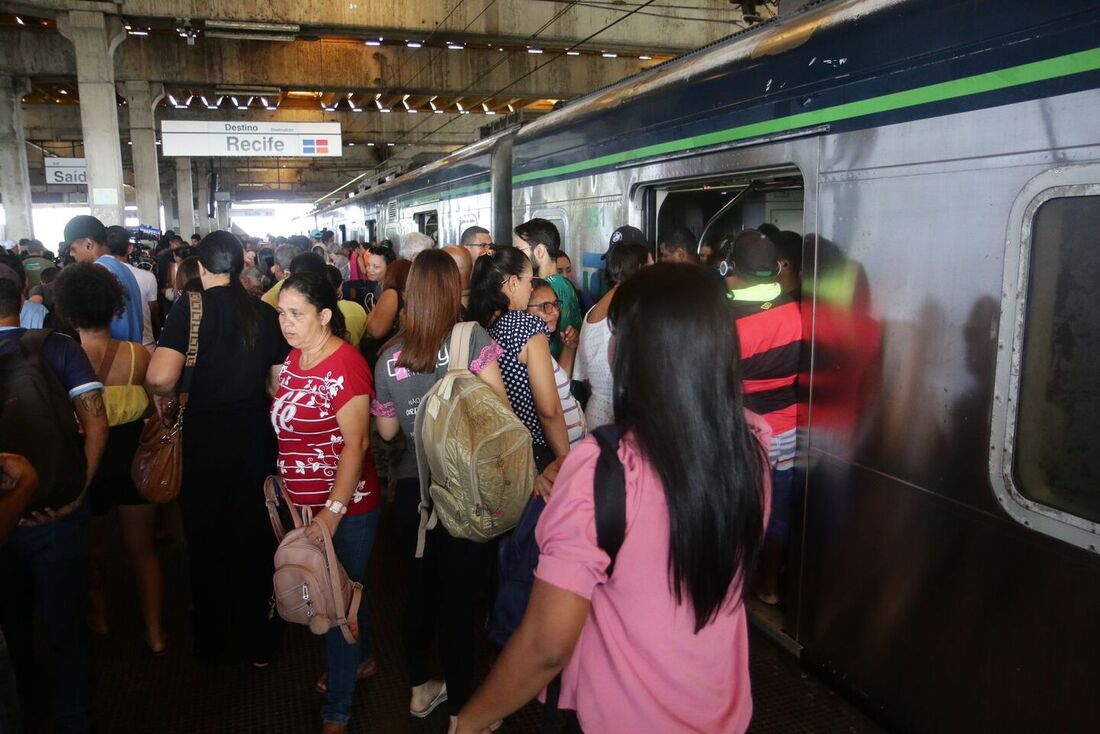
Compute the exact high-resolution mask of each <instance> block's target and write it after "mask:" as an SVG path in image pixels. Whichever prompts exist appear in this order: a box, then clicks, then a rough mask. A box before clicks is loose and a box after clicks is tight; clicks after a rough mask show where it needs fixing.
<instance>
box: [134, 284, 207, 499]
mask: <svg viewBox="0 0 1100 734" xmlns="http://www.w3.org/2000/svg"><path fill="white" fill-rule="evenodd" d="M187 296H188V298H189V299H190V306H191V309H190V312H191V331H190V336H189V337H188V341H187V359H186V361H185V362H184V364H183V374H182V378H181V380H180V396H179V409H178V410H177V411H176V414H175V416H174V419H173V416H171V415H164V416H162V415H160V414H159V413H157V414H154V415H151V416H149V418H148V419H146V421H145V428H143V429H142V431H141V439H140V440H139V441H138V448H137V453H135V454H134V462H133V464H132V465H131V467H130V476H131V478H132V479H133V480H134V486H136V487H137V490H138V491H139V492H141V496H142V497H144V498H145V499H147V500H149V501H150V502H153V503H156V504H164V503H166V502H171V501H172V500H174V499H175V498H176V497H177V496H178V495H179V493H180V486H181V485H182V483H183V435H182V433H181V431H182V430H183V414H184V411H185V409H186V408H187V401H188V398H189V393H190V390H191V380H192V379H193V378H194V374H195V361H196V359H197V357H198V352H199V325H200V324H201V323H202V294H201V293H188V294H187Z"/></svg>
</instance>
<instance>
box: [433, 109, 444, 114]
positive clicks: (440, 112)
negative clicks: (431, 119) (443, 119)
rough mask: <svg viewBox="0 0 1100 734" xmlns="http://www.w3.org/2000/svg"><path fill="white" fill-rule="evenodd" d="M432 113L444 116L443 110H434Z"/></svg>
mask: <svg viewBox="0 0 1100 734" xmlns="http://www.w3.org/2000/svg"><path fill="white" fill-rule="evenodd" d="M432 112H434V113H435V114H437V115H442V114H443V110H432Z"/></svg>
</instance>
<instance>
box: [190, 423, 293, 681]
mask: <svg viewBox="0 0 1100 734" xmlns="http://www.w3.org/2000/svg"><path fill="white" fill-rule="evenodd" d="M276 451H277V445H276V441H275V433H274V431H273V430H272V428H271V423H270V421H269V420H268V417H267V413H266V412H261V411H245V412H240V413H233V414H231V413H219V414H213V415H202V414H198V415H188V416H187V418H186V420H185V421H184V434H183V488H182V489H181V490H180V507H181V509H182V513H183V528H184V533H185V535H186V536H187V552H188V558H189V561H190V566H191V596H192V601H193V606H194V631H195V655H196V657H198V658H199V659H200V660H203V661H204V662H211V663H216V662H232V661H244V662H269V661H270V660H271V659H272V658H273V657H274V655H275V653H276V644H277V641H278V633H279V630H280V628H281V625H280V623H279V621H278V618H277V617H275V616H274V615H271V614H270V609H271V608H270V600H271V576H272V574H273V573H274V570H275V568H274V562H273V558H274V555H275V545H276V543H275V536H274V534H273V533H272V531H271V524H270V522H269V521H268V518H267V510H266V509H265V507H264V491H263V482H264V478H265V477H267V476H268V475H269V474H273V473H275V456H276Z"/></svg>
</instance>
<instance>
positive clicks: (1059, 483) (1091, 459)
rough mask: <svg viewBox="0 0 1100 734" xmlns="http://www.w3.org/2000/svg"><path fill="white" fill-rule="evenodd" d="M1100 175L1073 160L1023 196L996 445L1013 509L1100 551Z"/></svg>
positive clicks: (1000, 486)
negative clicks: (1099, 307)
mask: <svg viewBox="0 0 1100 734" xmlns="http://www.w3.org/2000/svg"><path fill="white" fill-rule="evenodd" d="M1098 181H1100V166H1097V165H1086V166H1067V167H1065V168H1061V169H1055V170H1052V171H1048V172H1047V173H1045V174H1041V175H1040V176H1038V177H1036V178H1035V179H1033V180H1032V181H1031V182H1030V183H1029V184H1028V186H1027V187H1026V188H1025V190H1024V191H1023V192H1022V193H1021V195H1020V197H1019V198H1018V199H1017V202H1016V205H1015V207H1014V209H1013V222H1014V224H1013V227H1012V228H1010V230H1009V233H1010V240H1009V244H1010V247H1009V248H1008V250H1007V252H1006V264H1005V283H1004V289H1003V292H1004V295H1003V297H1002V306H1001V311H1002V313H1001V326H1000V341H999V344H1000V349H999V350H998V351H999V356H998V363H997V385H996V392H995V396H996V400H995V401H994V409H993V430H992V440H991V447H990V448H991V461H990V470H991V477H990V478H991V480H992V483H993V488H994V492H995V494H996V496H997V498H998V499H999V500H1000V501H1001V503H1002V505H1003V506H1004V508H1005V510H1006V511H1007V512H1008V513H1009V514H1010V515H1011V516H1012V517H1013V518H1015V519H1016V520H1018V521H1019V522H1021V523H1023V524H1024V525H1027V526H1028V527H1031V528H1032V529H1034V530H1037V531H1039V532H1042V533H1044V534H1047V535H1051V536H1053V537H1056V538H1059V539H1061V540H1064V541H1067V542H1070V543H1073V544H1075V545H1078V546H1081V547H1084V548H1087V549H1089V550H1092V551H1094V552H1097V551H1100V388H1098V387H1097V383H1096V373H1097V371H1098V370H1100V310H1097V308H1096V303H1097V289H1098V288H1100V286H1098V285H1097V284H1098V283H1100V241H1098V240H1100V236H1098V235H1097V232H1100V183H1097V182H1098ZM1017 238H1018V239H1017ZM1012 245H1017V247H1013V246H1012ZM1002 396H1003V399H1002Z"/></svg>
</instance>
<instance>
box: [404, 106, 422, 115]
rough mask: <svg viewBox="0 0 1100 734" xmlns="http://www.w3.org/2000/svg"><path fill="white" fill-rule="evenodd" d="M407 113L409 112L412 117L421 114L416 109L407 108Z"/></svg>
mask: <svg viewBox="0 0 1100 734" xmlns="http://www.w3.org/2000/svg"><path fill="white" fill-rule="evenodd" d="M405 111H406V112H408V113H409V114H410V115H415V114H417V113H418V112H420V110H418V109H416V108H415V107H406V108H405Z"/></svg>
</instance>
